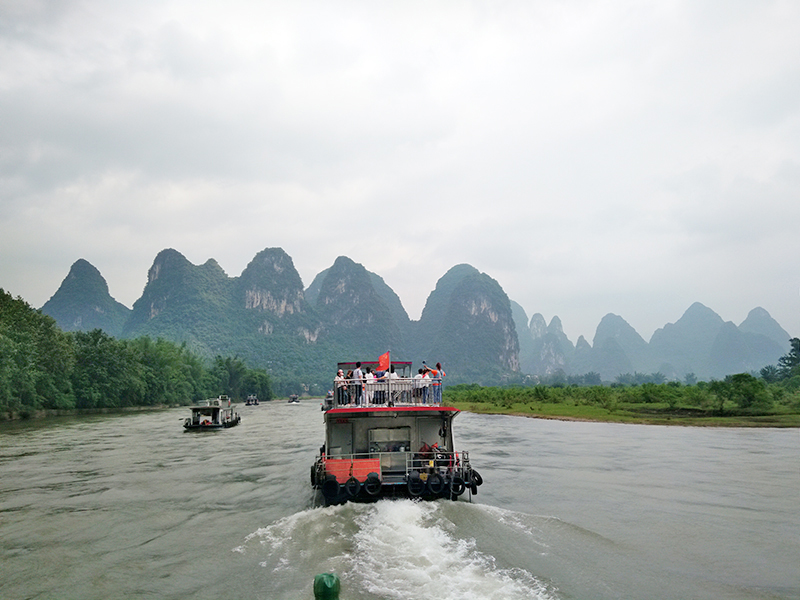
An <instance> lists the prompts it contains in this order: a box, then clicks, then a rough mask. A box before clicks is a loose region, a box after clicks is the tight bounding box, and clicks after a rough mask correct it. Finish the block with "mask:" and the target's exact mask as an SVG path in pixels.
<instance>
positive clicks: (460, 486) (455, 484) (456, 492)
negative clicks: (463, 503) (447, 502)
mask: <svg viewBox="0 0 800 600" xmlns="http://www.w3.org/2000/svg"><path fill="white" fill-rule="evenodd" d="M466 489H467V486H466V484H465V483H464V479H463V478H462V477H461V476H459V475H454V476H453V479H451V480H450V493H451V494H452V495H453V496H455V497H456V498H458V497H459V496H460V495H461V494H463V493H464V490H466Z"/></svg>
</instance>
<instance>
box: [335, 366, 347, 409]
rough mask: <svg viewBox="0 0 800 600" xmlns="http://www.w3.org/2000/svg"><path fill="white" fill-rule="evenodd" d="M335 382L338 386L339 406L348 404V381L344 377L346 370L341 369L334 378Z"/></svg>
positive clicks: (337, 400) (337, 399)
mask: <svg viewBox="0 0 800 600" xmlns="http://www.w3.org/2000/svg"><path fill="white" fill-rule="evenodd" d="M333 384H334V386H335V387H336V404H338V405H339V406H342V405H343V404H347V402H346V400H347V381H346V380H345V378H344V371H342V370H341V369H339V372H338V373H336V377H334V378H333Z"/></svg>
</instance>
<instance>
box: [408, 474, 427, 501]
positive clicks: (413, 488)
mask: <svg viewBox="0 0 800 600" xmlns="http://www.w3.org/2000/svg"><path fill="white" fill-rule="evenodd" d="M424 491H425V482H424V481H422V479H421V478H420V476H419V473H417V472H416V471H414V472H412V473H411V475H409V476H408V493H409V495H411V496H414V497H415V498H416V497H417V496H421V495H422V492H424Z"/></svg>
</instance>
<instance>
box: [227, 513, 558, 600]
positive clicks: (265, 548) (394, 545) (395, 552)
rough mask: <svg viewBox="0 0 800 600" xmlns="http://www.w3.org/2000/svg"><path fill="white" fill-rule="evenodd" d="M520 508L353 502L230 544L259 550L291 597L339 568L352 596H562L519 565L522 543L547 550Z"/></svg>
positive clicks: (450, 599) (478, 599) (490, 599)
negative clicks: (319, 576) (522, 517)
mask: <svg viewBox="0 0 800 600" xmlns="http://www.w3.org/2000/svg"><path fill="white" fill-rule="evenodd" d="M515 515H516V513H512V512H510V511H503V510H500V509H496V508H492V507H487V506H482V505H476V504H469V503H464V502H414V501H411V500H382V501H380V502H376V503H373V504H355V503H348V504H345V505H342V506H331V507H327V508H318V509H311V510H307V511H303V512H299V513H296V514H294V515H292V516H289V517H286V518H283V519H280V520H279V521H276V522H275V523H273V524H271V525H269V526H268V527H265V528H263V529H259V530H257V531H255V532H254V533H252V534H250V535H249V536H248V537H247V538H246V540H245V542H244V544H243V545H242V546H240V547H239V548H235V549H234V550H235V551H236V552H240V553H242V554H244V555H247V556H250V557H252V556H256V557H257V560H258V565H259V566H260V567H261V568H264V569H267V570H268V572H269V574H270V576H269V582H270V586H271V587H272V586H275V588H276V589H273V590H271V591H272V592H274V593H276V594H277V595H280V596H282V595H283V594H282V591H283V590H285V592H286V597H287V598H288V597H295V598H296V597H298V589H306V590H307V589H310V587H309V583H310V582H311V580H312V579H313V576H314V575H315V574H316V573H322V572H332V573H336V574H337V575H338V576H339V578H340V579H341V581H342V598H348V599H350V598H353V599H382V600H383V599H385V600H388V599H403V600H434V599H435V600H456V599H458V600H472V599H474V600H494V599H497V600H500V599H503V600H515V599H523V598H525V599H530V598H537V599H542V600H545V599H552V598H557V597H558V596H557V593H556V589H555V588H554V587H553V586H552V585H549V584H547V583H545V582H543V581H541V580H539V579H537V577H535V576H534V575H533V574H532V573H531V572H530V571H529V570H527V569H526V568H524V567H521V566H520V565H519V564H514V563H515V560H514V558H513V557H514V556H519V549H520V546H519V545H520V544H522V545H523V546H524V547H525V552H526V553H534V554H536V553H545V552H546V548H545V547H544V546H543V544H542V543H541V542H540V541H538V540H537V539H536V538H537V533H536V531H535V526H534V525H531V524H530V523H522V520H520V519H519V518H518V517H516V516H515ZM509 535H510V537H511V539H509ZM483 538H487V539H485V540H484V539H483ZM509 545H513V546H514V547H515V548H514V549H513V550H510V548H509ZM504 547H505V548H506V550H508V551H505V552H504V550H503V548H504ZM298 577H300V579H297V578H298ZM307 595H308V597H309V598H310V597H313V594H307Z"/></svg>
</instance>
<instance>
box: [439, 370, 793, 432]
mask: <svg viewBox="0 0 800 600" xmlns="http://www.w3.org/2000/svg"><path fill="white" fill-rule="evenodd" d="M735 383H736V382H733V383H731V384H724V382H719V383H718V384H712V385H709V384H698V385H695V386H682V385H678V386H676V385H674V384H663V385H654V384H645V385H642V386H630V387H604V386H591V387H577V386H567V387H561V388H555V387H552V388H551V387H545V386H534V387H516V388H514V387H512V388H491V387H481V386H476V385H464V386H453V387H452V388H449V389H446V390H445V402H446V403H447V404H448V405H451V406H455V407H456V408H459V409H461V410H466V411H470V412H475V413H483V414H504V415H514V416H524V417H533V418H540V419H563V420H575V421H602V422H608V423H640V424H650V425H686V426H708V427H800V392H798V391H788V390H785V389H784V388H780V387H770V386H754V387H753V386H751V387H752V389H749V388H742V387H741V386H740V388H741V389H740V388H736V387H735ZM744 383H746V384H751V383H752V382H751V381H749V380H745V381H744Z"/></svg>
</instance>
